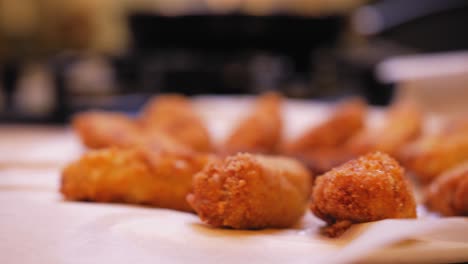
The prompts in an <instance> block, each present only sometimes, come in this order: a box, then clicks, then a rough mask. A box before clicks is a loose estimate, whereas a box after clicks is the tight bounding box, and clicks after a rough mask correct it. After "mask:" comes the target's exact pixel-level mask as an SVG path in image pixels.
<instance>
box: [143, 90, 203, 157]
mask: <svg viewBox="0 0 468 264" xmlns="http://www.w3.org/2000/svg"><path fill="white" fill-rule="evenodd" d="M139 121H140V123H141V124H142V126H143V127H144V129H146V130H149V131H153V132H159V133H161V132H162V133H164V134H167V135H170V136H171V137H173V138H174V139H176V140H177V141H179V142H180V143H182V144H184V145H186V146H189V147H191V148H192V149H194V150H196V151H201V152H209V151H210V150H211V149H212V146H211V139H210V135H209V133H208V130H207V128H206V126H205V124H204V123H203V121H202V119H201V118H200V117H199V116H198V115H197V113H196V111H195V109H194V108H193V106H192V104H191V102H190V101H189V100H188V99H187V98H186V97H184V96H182V95H162V96H158V97H156V98H155V99H152V100H151V101H150V102H149V103H148V104H147V105H146V106H145V107H144V109H143V111H142V113H141V115H140V118H139Z"/></svg>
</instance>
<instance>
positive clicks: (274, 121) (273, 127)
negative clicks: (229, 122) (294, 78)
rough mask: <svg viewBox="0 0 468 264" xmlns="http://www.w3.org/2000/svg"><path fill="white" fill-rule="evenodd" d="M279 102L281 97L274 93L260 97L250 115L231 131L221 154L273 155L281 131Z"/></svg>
mask: <svg viewBox="0 0 468 264" xmlns="http://www.w3.org/2000/svg"><path fill="white" fill-rule="evenodd" d="M281 101H282V98H281V96H280V95H278V94H276V93H266V94H264V95H262V96H260V97H259V98H258V99H257V101H256V102H255V107H254V109H253V111H252V113H251V114H250V115H249V116H247V117H246V118H245V119H243V120H242V121H241V122H240V123H239V125H238V126H237V127H236V128H235V129H234V130H233V132H232V133H231V135H230V136H229V137H228V138H227V140H226V141H225V143H224V146H223V149H222V150H221V152H222V153H227V154H235V153H237V152H251V153H263V154H269V153H274V152H275V151H276V150H277V146H278V144H279V142H280V141H281V137H282V130H283V122H282V117H281V115H282V113H281Z"/></svg>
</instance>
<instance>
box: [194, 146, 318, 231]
mask: <svg viewBox="0 0 468 264" xmlns="http://www.w3.org/2000/svg"><path fill="white" fill-rule="evenodd" d="M311 180H312V179H311V176H310V175H309V173H308V171H307V169H306V168H304V167H303V166H302V165H301V164H300V163H299V162H297V161H295V160H294V159H290V158H286V157H273V156H264V155H259V154H257V155H254V154H246V153H238V154H237V155H234V156H229V157H227V158H225V159H224V160H223V161H218V162H213V163H210V164H208V165H207V166H206V167H205V168H204V169H203V171H201V172H200V173H197V174H196V175H195V176H194V178H193V189H192V192H191V194H189V195H188V196H187V200H188V202H189V203H190V205H192V207H193V209H194V210H195V211H196V212H197V214H198V216H199V217H200V218H201V219H202V220H203V221H204V222H205V223H207V224H209V225H212V226H215V227H230V228H235V229H260V228H285V227H290V226H292V225H293V224H295V223H296V222H297V221H298V220H299V219H300V218H301V216H302V215H303V214H304V212H305V208H306V207H307V203H308V198H309V195H310V189H311Z"/></svg>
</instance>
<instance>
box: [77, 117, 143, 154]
mask: <svg viewBox="0 0 468 264" xmlns="http://www.w3.org/2000/svg"><path fill="white" fill-rule="evenodd" d="M72 127H73V129H74V130H75V131H76V132H77V134H78V136H79V138H80V139H81V141H82V143H83V144H84V145H85V146H87V147H88V148H92V149H98V148H107V147H114V146H118V147H128V146H133V145H137V144H140V143H141V141H142V140H143V138H142V130H141V129H140V127H139V126H138V125H136V124H135V122H134V121H133V120H132V119H130V118H129V117H128V116H126V115H124V114H119V113H112V112H104V111H89V112H84V113H80V114H77V115H76V116H74V117H73V120H72Z"/></svg>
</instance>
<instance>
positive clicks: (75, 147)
mask: <svg viewBox="0 0 468 264" xmlns="http://www.w3.org/2000/svg"><path fill="white" fill-rule="evenodd" d="M248 104H249V100H248V99H241V100H237V101H235V102H234V101H233V100H232V99H230V98H215V99H213V98H203V99H199V100H198V101H197V102H196V105H197V107H198V109H199V111H200V113H201V114H202V115H203V116H204V117H205V118H206V120H207V123H208V124H209V127H210V130H211V131H212V133H213V134H214V137H215V138H216V139H217V140H221V139H222V138H223V137H224V135H225V134H226V132H228V131H229V130H230V129H231V127H232V126H233V121H234V120H236V119H239V118H241V117H242V114H243V113H245V111H248ZM326 115H328V112H327V105H324V104H319V103H311V102H290V103H288V105H287V106H286V109H285V116H286V122H287V128H286V134H287V135H288V137H292V136H295V135H297V134H298V133H300V131H301V130H302V129H305V128H306V127H307V126H309V125H310V124H311V123H312V122H316V123H317V122H319V121H320V120H322V119H323V118H325V117H326ZM378 115H380V113H379V112H378V111H376V112H375V113H373V114H372V115H371V117H370V119H369V120H370V121H369V122H373V124H375V122H378V121H372V120H378ZM7 130H8V129H7ZM21 130H22V129H20V131H21ZM47 130H48V129H44V128H41V129H38V130H34V129H33V128H30V132H28V133H29V134H30V135H31V137H32V139H31V137H29V141H28V137H27V136H25V135H22V137H23V138H22V139H23V140H19V139H18V138H17V139H14V136H13V138H10V139H9V140H6V139H5V138H0V142H2V144H1V145H0V157H1V159H0V237H1V240H0V263H99V262H101V263H169V262H170V263H240V262H246V261H248V262H254V263H350V262H368V263H379V262H380V263H388V262H399V263H404V262H420V263H430V262H432V263H440V262H463V261H468V220H467V218H461V217H460V218H456V217H454V218H439V217H437V216H436V215H434V214H428V213H427V212H425V210H424V208H422V207H420V208H418V214H419V219H417V220H384V221H378V222H373V223H367V224H361V225H356V226H354V227H353V228H352V229H351V230H350V231H348V232H347V233H345V235H344V236H343V237H341V238H340V239H328V238H325V237H322V236H320V235H319V232H318V229H319V228H320V227H321V226H322V225H323V222H322V221H321V220H319V219H317V218H315V217H314V216H313V215H312V214H310V213H307V214H306V215H305V216H304V218H303V219H302V221H301V222H300V223H298V224H297V225H296V226H295V227H294V228H291V229H285V230H262V231H236V230H225V229H224V230H223V229H213V228H210V227H208V226H206V225H204V224H202V223H201V222H200V220H199V219H198V217H197V216H196V215H194V214H189V213H181V212H176V211H171V210H165V209H154V208H145V207H138V206H126V205H113V204H93V203H79V202H65V201H63V200H62V198H61V196H60V194H59V193H58V186H59V180H60V167H61V165H62V164H64V163H66V162H68V161H69V160H72V159H74V158H76V157H77V156H78V155H79V153H80V152H81V151H82V149H81V148H80V145H79V143H78V142H77V139H76V138H75V137H74V136H73V134H72V133H70V131H69V130H68V129H62V130H60V129H58V130H57V129H56V128H54V129H52V130H51V132H48V131H47ZM2 131H5V130H2V129H1V128H0V135H4V134H2ZM9 134H10V135H15V134H17V133H14V132H12V130H9ZM53 138H57V141H55V143H51V142H54V140H53ZM41 139H47V140H41ZM3 142H9V143H8V144H7V145H4V144H3ZM31 142H34V144H32V143H31ZM50 144H52V145H54V144H55V145H54V146H55V147H50ZM5 146H6V147H5ZM60 146H63V148H61V147H60ZM31 148H32V149H31ZM12 150H14V151H12ZM6 151H8V152H6ZM28 151H29V152H30V151H33V153H36V154H34V155H28V154H27V153H28ZM9 153H10V154H9ZM41 153H44V154H43V155H41ZM3 157H8V159H3ZM44 164H45V165H44Z"/></svg>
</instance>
